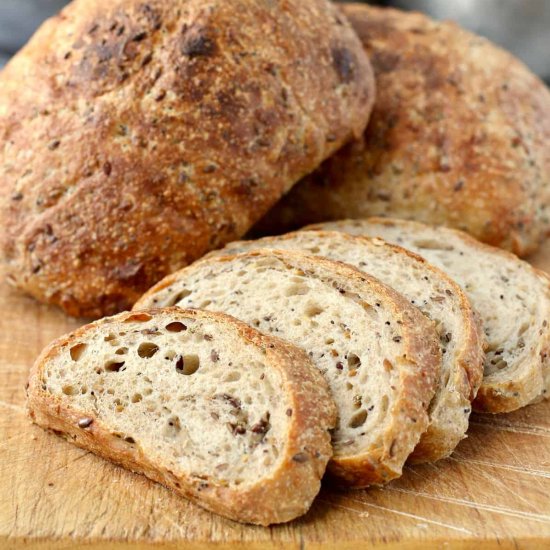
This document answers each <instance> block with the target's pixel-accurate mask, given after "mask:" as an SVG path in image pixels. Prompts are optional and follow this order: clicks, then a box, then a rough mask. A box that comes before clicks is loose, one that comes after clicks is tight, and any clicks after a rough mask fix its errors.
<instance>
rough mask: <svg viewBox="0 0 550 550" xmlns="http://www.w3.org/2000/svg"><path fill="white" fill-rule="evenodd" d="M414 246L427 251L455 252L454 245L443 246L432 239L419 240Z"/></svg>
mask: <svg viewBox="0 0 550 550" xmlns="http://www.w3.org/2000/svg"><path fill="white" fill-rule="evenodd" d="M413 246H416V247H418V248H424V249H425V250H453V247H452V245H450V244H443V243H441V242H439V241H435V240H432V239H417V240H415V241H414V242H413Z"/></svg>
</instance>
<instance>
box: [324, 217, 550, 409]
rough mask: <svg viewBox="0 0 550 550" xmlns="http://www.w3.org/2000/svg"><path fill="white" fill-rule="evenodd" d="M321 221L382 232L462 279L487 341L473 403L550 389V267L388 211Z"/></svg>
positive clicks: (513, 401) (525, 399)
mask: <svg viewBox="0 0 550 550" xmlns="http://www.w3.org/2000/svg"><path fill="white" fill-rule="evenodd" d="M315 227H317V228H323V229H334V230H338V231H344V232H347V233H352V234H357V235H370V236H379V237H382V238H384V239H387V240H388V241H390V242H394V243H397V244H399V245H401V246H404V247H406V248H410V249H411V250H414V251H415V252H417V253H418V254H421V255H422V256H424V257H425V258H426V259H427V260H428V261H429V262H431V263H433V264H434V265H436V266H438V267H439V268H441V269H442V270H443V271H445V272H447V273H448V274H449V275H450V276H451V277H452V278H453V279H455V280H456V281H457V283H458V284H459V285H460V286H461V287H462V288H463V289H464V291H465V292H466V294H467V296H468V297H469V298H470V301H471V303H472V306H473V307H474V309H475V310H477V312H478V313H479V315H480V316H481V320H482V322H483V326H484V329H485V335H486V337H487V342H488V349H487V356H486V360H485V367H484V377H483V383H482V384H481V388H480V390H479V392H478V395H477V398H476V400H475V402H474V408H475V409H477V410H479V411H484V412H491V413H500V412H508V411H513V410H515V409H518V408H520V407H523V406H525V405H527V404H529V403H531V402H532V401H534V400H538V399H540V398H541V397H543V396H546V397H547V396H548V392H549V390H550V359H549V353H550V329H549V327H548V322H549V318H550V281H549V278H548V276H547V275H546V274H545V273H543V272H541V271H538V270H536V269H534V268H533V267H532V266H530V265H529V264H528V263H526V262H524V261H522V260H520V259H519V258H517V257H516V256H514V255H513V254H511V253H508V252H505V251H503V250H500V249H498V248H493V247H492V246H488V245H484V244H482V243H480V242H478V241H476V240H475V239H474V238H472V237H470V236H469V235H467V234H466V233H463V232H461V231H457V230H453V229H448V228H445V227H438V226H431V225H426V224H422V223H419V222H412V221H405V220H396V219H385V218H369V219H367V220H343V221H340V222H333V223H326V224H320V225H318V226H315Z"/></svg>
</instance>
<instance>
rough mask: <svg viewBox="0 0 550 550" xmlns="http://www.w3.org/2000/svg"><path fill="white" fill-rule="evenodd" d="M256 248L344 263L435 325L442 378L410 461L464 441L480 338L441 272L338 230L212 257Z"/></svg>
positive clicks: (479, 370)
mask: <svg viewBox="0 0 550 550" xmlns="http://www.w3.org/2000/svg"><path fill="white" fill-rule="evenodd" d="M258 248H276V249H294V250H296V249H298V250H303V251H304V252H308V253H310V254H315V255H319V256H325V257H327V258H330V259H332V260H339V261H341V262H346V263H348V264H350V265H353V266H354V267H357V268H358V269H360V270H361V271H365V272H367V273H369V274H370V275H373V276H374V277H377V278H378V279H380V280H381V281H382V282H383V283H385V284H387V285H389V286H391V287H393V288H394V289H395V290H397V291H399V292H400V293H401V294H403V295H404V296H405V297H406V298H407V299H408V300H409V301H410V302H411V303H412V304H414V305H415V306H416V307H418V308H419V309H420V311H421V312H422V313H424V314H425V315H427V316H428V317H429V318H430V319H432V320H433V321H435V324H436V328H437V331H438V334H439V340H440V342H441V349H442V353H443V361H442V369H441V376H440V377H439V380H438V384H437V389H436V392H435V395H434V398H433V399H432V402H431V403H430V409H429V414H430V425H429V427H428V429H427V431H426V433H424V435H423V436H422V437H421V439H420V442H419V443H418V445H417V446H416V448H415V450H414V452H413V454H412V455H411V457H410V460H412V461H415V462H426V461H434V460H439V459H441V458H445V457H447V456H449V455H450V454H451V453H452V452H453V450H454V449H455V447H456V446H457V444H458V443H459V441H460V440H461V439H463V438H464V437H465V434H466V430H467V429H468V417H469V416H470V411H471V400H472V399H473V398H474V397H475V395H476V394H477V390H478V389H479V386H480V384H481V380H482V377H483V361H484V353H483V342H484V338H483V335H482V331H481V330H480V328H479V325H478V324H477V322H476V319H475V317H474V313H473V311H472V308H471V306H470V303H469V301H468V298H467V297H466V296H465V294H464V292H463V291H462V289H461V288H460V287H459V286H458V285H457V284H456V283H455V282H454V281H453V280H452V279H450V278H449V277H448V276H447V275H445V273H443V271H441V270H440V269H437V268H435V267H433V266H432V265H430V264H429V263H428V262H427V261H426V260H424V259H423V258H421V257H420V256H417V255H416V254H413V253H412V252H410V251H408V250H405V249H403V248H401V247H399V246H394V245H391V244H388V243H386V242H385V241H383V240H381V239H369V238H367V237H355V236H351V235H346V234H345V233H340V232H337V231H305V230H304V231H298V232H295V233H288V234H287V235H283V236H281V237H266V238H264V239H260V240H257V241H237V242H234V243H231V244H229V245H227V246H226V247H225V248H224V249H222V250H220V251H218V252H217V253H218V254H224V253H225V254H229V253H233V254H235V253H238V252H243V251H247V250H254V249H258ZM211 254H214V253H211Z"/></svg>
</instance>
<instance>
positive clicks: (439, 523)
mask: <svg viewBox="0 0 550 550" xmlns="http://www.w3.org/2000/svg"><path fill="white" fill-rule="evenodd" d="M344 498H345V499H346V500H349V501H351V502H356V503H358V504H362V505H363V506H370V507H371V508H375V509H376V510H381V511H383V512H391V513H392V514H397V515H398V516H404V517H407V518H410V519H415V520H417V521H420V522H423V523H428V524H431V525H436V526H437V527H445V528H446V529H453V530H454V531H459V532H460V533H464V534H466V535H473V534H474V533H473V532H472V531H470V530H468V529H466V528H465V527H459V526H457V525H453V524H451V523H445V522H442V521H437V520H435V519H429V518H426V517H424V516H419V515H416V514H411V513H410V512H403V511H402V510H395V509H394V508H387V507H386V506H380V505H379V504H374V503H372V502H366V501H363V500H360V499H356V498H352V497H349V496H345V497H344ZM319 500H320V502H325V503H326V504H329V505H331V506H334V507H336V508H342V509H343V510H347V511H349V512H355V513H356V514H358V515H363V516H364V515H365V512H364V511H361V510H357V509H355V508H351V507H349V506H344V505H343V504H337V503H334V502H331V501H329V500H324V499H319Z"/></svg>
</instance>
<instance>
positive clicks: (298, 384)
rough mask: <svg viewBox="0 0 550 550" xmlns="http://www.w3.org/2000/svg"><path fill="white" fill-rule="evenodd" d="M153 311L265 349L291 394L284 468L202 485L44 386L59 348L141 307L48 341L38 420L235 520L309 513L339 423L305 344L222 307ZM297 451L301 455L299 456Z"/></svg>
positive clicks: (35, 373)
mask: <svg viewBox="0 0 550 550" xmlns="http://www.w3.org/2000/svg"><path fill="white" fill-rule="evenodd" d="M147 313H148V314H149V315H152V316H157V315H167V316H169V318H171V319H177V320H182V319H185V318H193V319H198V320H200V319H205V320H208V321H213V322H215V323H217V324H219V325H220V330H229V331H235V332H236V333H237V334H238V335H239V337H240V338H242V339H243V341H246V342H248V343H252V344H253V345H254V346H257V347H259V348H261V349H264V350H265V352H266V357H267V362H268V364H269V365H270V366H271V367H272V368H275V369H277V371H278V372H279V374H280V375H281V377H282V379H283V385H282V387H281V391H282V392H284V393H285V394H286V395H288V396H289V399H290V401H291V403H292V410H293V414H292V416H291V417H290V420H289V422H290V429H289V432H288V438H287V441H286V445H285V448H284V456H283V458H282V459H281V460H280V461H279V467H278V469H277V470H276V471H275V472H273V473H272V474H271V475H270V476H268V477H265V476H263V475H262V472H258V481H257V482H256V483H254V484H252V485H249V486H247V487H246V488H243V489H240V488H231V487H224V486H221V485H216V484H215V483H214V484H209V485H208V486H207V487H205V486H204V485H205V484H204V483H201V481H200V480H198V479H196V478H191V477H190V476H188V475H186V473H185V472H173V471H169V470H166V469H163V468H160V467H159V465H158V464H155V463H154V462H151V460H150V459H149V458H148V456H147V454H146V453H144V452H143V451H142V450H141V449H140V448H139V447H138V446H133V445H128V444H126V443H125V442H124V441H121V440H120V439H118V438H116V437H115V436H114V435H113V434H112V433H111V432H110V430H109V427H108V426H106V425H105V424H104V423H102V421H101V420H100V419H98V418H97V417H96V416H94V415H93V414H90V411H78V410H74V409H72V408H71V407H69V406H67V405H65V404H64V403H63V400H62V399H59V398H55V397H53V396H52V395H51V394H48V393H46V392H45V391H44V390H43V389H42V384H41V380H42V378H43V376H44V371H43V369H44V366H45V364H46V363H47V361H48V360H49V359H50V358H52V357H55V356H56V355H57V354H58V353H59V352H60V350H61V349H63V348H65V347H66V346H67V345H70V344H71V343H73V342H75V341H77V340H78V339H79V337H81V336H82V335H83V334H86V333H87V332H89V331H92V330H102V329H103V328H104V327H105V328H107V327H108V326H109V324H110V323H112V322H115V321H119V320H124V319H126V318H128V317H131V316H132V315H135V313H122V314H120V315H118V316H116V317H114V318H107V319H102V320H100V321H97V322H95V323H92V324H90V325H86V326H84V327H82V328H80V329H78V330H77V331H75V332H73V333H72V334H69V335H66V336H63V337H61V338H60V339H58V340H56V341H55V342H53V343H52V344H50V345H49V346H48V347H47V348H46V349H45V350H44V351H43V352H42V353H41V355H40V357H39V358H38V359H37V360H36V362H35V364H34V366H33V367H32V369H31V373H30V377H29V386H28V390H27V396H28V408H29V411H30V415H31V417H32V419H33V421H34V422H36V423H37V424H38V425H40V426H42V427H43V428H47V429H50V430H52V431H54V432H55V433H57V434H58V435H61V436H63V437H65V438H66V439H67V440H69V441H71V442H72V443H74V444H75V445H77V446H79V447H82V448H84V449H87V450H89V451H91V452H93V453H95V454H97V455H99V456H102V457H104V458H107V459H109V460H111V461H113V462H115V463H117V464H120V465H121V466H123V467H125V468H127V469H129V470H132V471H134V472H138V473H142V474H144V475H146V476H147V477H149V478H150V479H152V480H154V481H157V482H159V483H161V484H163V485H165V486H166V487H168V488H170V489H172V490H173V491H174V492H176V493H177V494H179V495H181V496H184V497H186V498H189V499H190V500H192V501H194V502H196V503H197V504H199V505H200V506H203V507H205V508H207V509H209V510H211V511H213V512H216V513H218V514H221V515H224V516H226V517H229V518H231V519H233V520H236V521H241V522H246V523H257V524H261V525H269V524H271V523H280V522H286V521H289V520H291V519H294V518H295V517H297V516H300V515H301V514H303V513H305V512H306V511H307V510H308V509H309V507H310V505H311V502H312V501H313V499H314V497H315V495H316V494H317V493H318V491H319V489H320V480H321V478H322V477H323V473H324V471H325V466H326V463H327V461H328V459H329V458H330V456H331V455H332V448H331V444H330V435H329V433H328V430H329V429H331V428H333V427H334V425H335V422H336V409H335V405H334V403H333V401H332V399H331V397H330V395H329V392H328V388H327V384H326V382H325V381H324V379H323V378H322V376H321V375H320V374H319V372H318V371H317V370H316V369H315V368H314V367H313V365H311V363H310V360H309V358H308V357H307V356H306V355H305V354H304V352H303V351H301V350H300V349H298V348H296V347H294V346H292V345H290V344H287V343H286V342H283V341H282V340H279V339H278V338H273V337H269V336H266V335H263V334H261V333H259V332H258V331H256V330H254V329H252V328H251V327H249V326H248V325H245V324H244V323H242V322H240V321H237V320H236V319H234V318H232V317H230V316H228V315H224V314H221V313H212V312H204V311H198V310H182V309H180V308H166V309H163V310H149V311H148V312H147ZM83 416H84V417H88V418H92V419H93V422H92V423H91V425H90V426H87V427H86V428H85V429H83V428H80V427H79V426H78V422H79V420H81V419H82V417H83ZM297 455H298V457H299V460H297V459H296V456H297Z"/></svg>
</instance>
